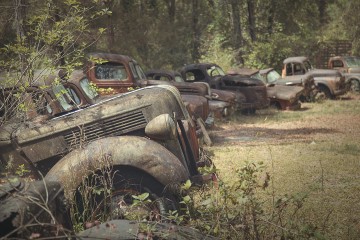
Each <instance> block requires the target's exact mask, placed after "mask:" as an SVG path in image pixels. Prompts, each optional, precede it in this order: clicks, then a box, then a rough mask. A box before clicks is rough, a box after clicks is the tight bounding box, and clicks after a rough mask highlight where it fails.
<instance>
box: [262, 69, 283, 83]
mask: <svg viewBox="0 0 360 240" xmlns="http://www.w3.org/2000/svg"><path fill="white" fill-rule="evenodd" d="M280 77H281V76H280V74H279V73H278V72H277V71H275V70H271V71H270V72H269V73H268V74H267V79H266V80H267V83H273V82H276V80H278V79H279V78H280Z"/></svg>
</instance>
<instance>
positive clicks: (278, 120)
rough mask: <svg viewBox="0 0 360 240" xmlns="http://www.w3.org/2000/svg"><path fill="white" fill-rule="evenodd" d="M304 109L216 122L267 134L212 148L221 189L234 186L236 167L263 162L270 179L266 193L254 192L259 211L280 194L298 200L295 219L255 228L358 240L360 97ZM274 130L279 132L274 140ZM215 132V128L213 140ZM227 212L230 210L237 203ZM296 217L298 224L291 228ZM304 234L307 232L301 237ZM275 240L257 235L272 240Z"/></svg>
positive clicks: (290, 217)
mask: <svg viewBox="0 0 360 240" xmlns="http://www.w3.org/2000/svg"><path fill="white" fill-rule="evenodd" d="M303 108H304V110H301V111H295V112H280V111H274V110H271V111H269V110H265V111H261V112H259V113H258V114H256V115H254V116H242V115H236V116H234V118H233V119H232V121H231V122H227V123H225V122H223V123H220V125H219V128H224V129H227V130H228V131H229V132H232V131H231V130H232V129H233V130H234V131H235V133H236V130H239V129H240V130H242V131H239V133H245V134H246V131H247V130H249V131H253V130H254V129H261V131H263V132H264V134H265V136H266V137H265V138H264V137H263V136H264V134H262V135H261V134H258V135H257V134H252V135H250V136H251V141H248V140H246V141H245V140H242V141H235V140H233V141H230V142H221V141H218V142H215V144H214V146H213V147H212V148H210V149H209V150H210V151H212V152H213V154H214V157H213V160H214V163H215V165H216V166H217V168H218V173H219V176H220V178H221V179H222V181H223V182H224V184H229V185H233V184H234V183H235V182H236V181H238V178H236V176H237V174H238V173H237V169H239V168H242V167H243V166H244V165H246V164H247V163H248V162H249V161H251V162H254V163H255V164H259V163H263V164H264V166H265V169H264V171H265V172H268V173H269V175H270V177H271V181H269V186H268V187H267V188H266V190H265V191H259V190H257V191H256V198H257V199H258V201H259V202H260V203H261V204H262V209H263V210H264V211H266V212H267V213H268V214H272V213H273V212H274V206H275V205H274V202H276V201H279V199H280V200H281V199H284V196H286V197H285V198H286V199H290V198H291V199H292V200H294V199H295V198H298V200H299V201H298V203H301V208H299V209H298V210H297V211H296V214H295V215H288V214H284V215H283V221H286V223H287V224H286V225H283V226H281V224H279V222H268V223H266V224H265V222H259V224H260V223H261V225H260V226H259V227H261V228H264V227H265V228H267V227H269V228H270V227H271V226H272V225H273V224H275V225H276V227H278V228H281V227H283V228H284V229H288V228H291V226H292V227H293V228H294V227H295V229H297V232H296V233H297V234H300V235H296V234H295V235H292V236H293V237H294V238H293V239H300V238H303V237H304V236H305V237H306V236H307V237H309V238H314V239H357V237H358V236H360V227H359V226H360V217H359V216H360V205H359V204H358V200H359V199H360V191H359V190H360V177H359V176H360V175H359V172H360V158H359V150H360V141H359V139H360V126H359V123H360V104H359V100H357V99H355V100H354V99H353V100H337V101H327V100H326V101H323V102H321V103H306V104H303ZM274 129H275V130H276V131H277V130H279V131H277V132H276V134H274V135H272V134H271V133H273V131H274ZM270 130H271V131H270ZM280 130H281V131H280ZM285 130H287V131H285ZM290 130H291V131H290ZM219 133H221V131H215V132H213V133H212V136H213V137H214V136H215V135H216V134H219ZM232 134H233V135H235V134H234V133H232ZM290 196H292V197H290ZM294 196H297V197H294ZM294 201H295V200H294ZM293 203H294V202H293ZM232 207H233V208H234V211H235V209H236V208H237V207H238V206H236V205H234V206H232ZM276 210H277V211H278V210H279V209H276ZM292 210H294V208H292ZM292 210H291V211H289V212H292ZM291 214H292V213H291ZM295 219H296V225H292V224H294V223H295V222H294V221H292V220H295ZM300 228H303V229H302V230H301V229H300ZM304 231H305V232H306V231H308V233H311V234H310V235H306V234H305V235H301V234H304ZM274 236H275V235H271V234H270V235H268V237H266V236H263V235H262V236H261V237H262V238H264V239H277V238H275V237H274ZM277 236H279V235H277ZM284 236H285V235H284ZM253 239H256V237H255V238H253Z"/></svg>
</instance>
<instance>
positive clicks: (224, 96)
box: [211, 89, 236, 103]
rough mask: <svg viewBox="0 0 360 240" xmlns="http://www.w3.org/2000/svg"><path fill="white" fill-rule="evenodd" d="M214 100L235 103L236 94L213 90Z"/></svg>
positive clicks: (212, 96)
mask: <svg viewBox="0 0 360 240" xmlns="http://www.w3.org/2000/svg"><path fill="white" fill-rule="evenodd" d="M211 98H212V100H220V101H224V102H230V103H235V99H236V96H235V93H233V92H230V91H225V90H219V89H211Z"/></svg>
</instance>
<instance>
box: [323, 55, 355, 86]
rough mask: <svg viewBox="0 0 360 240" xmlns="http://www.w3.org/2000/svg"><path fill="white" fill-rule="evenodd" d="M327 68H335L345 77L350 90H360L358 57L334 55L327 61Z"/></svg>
mask: <svg viewBox="0 0 360 240" xmlns="http://www.w3.org/2000/svg"><path fill="white" fill-rule="evenodd" d="M328 68H329V69H336V70H338V71H339V72H341V73H342V74H343V75H344V76H345V78H346V83H347V85H348V88H349V90H350V91H353V92H359V91H360V57H356V56H335V57H331V58H330V59H329V62H328Z"/></svg>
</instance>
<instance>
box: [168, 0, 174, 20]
mask: <svg viewBox="0 0 360 240" xmlns="http://www.w3.org/2000/svg"><path fill="white" fill-rule="evenodd" d="M166 4H167V9H168V15H169V21H170V22H171V23H174V22H175V13H176V5H175V0H166Z"/></svg>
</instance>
